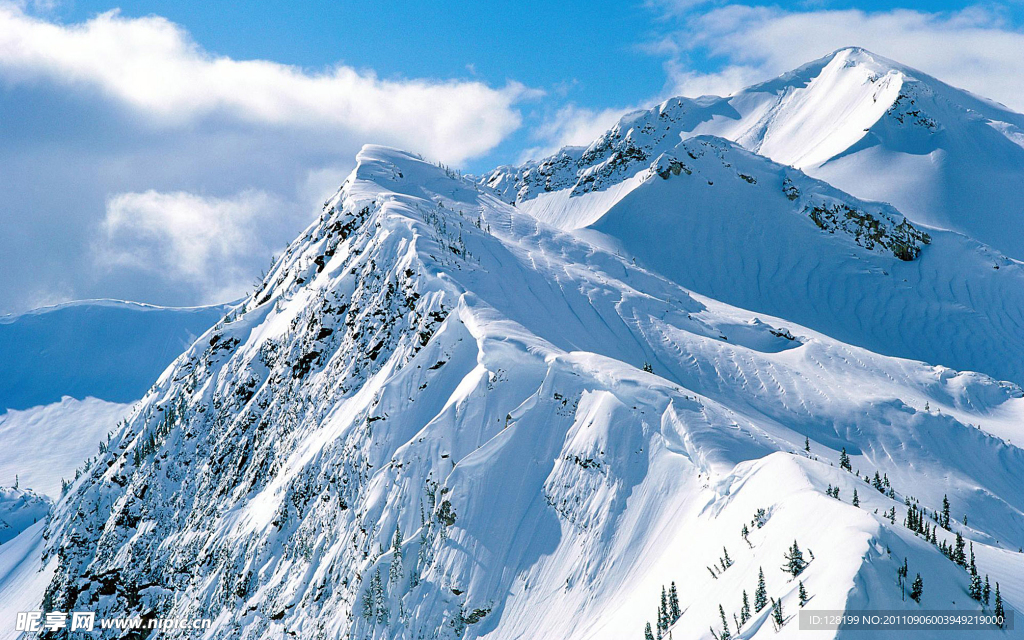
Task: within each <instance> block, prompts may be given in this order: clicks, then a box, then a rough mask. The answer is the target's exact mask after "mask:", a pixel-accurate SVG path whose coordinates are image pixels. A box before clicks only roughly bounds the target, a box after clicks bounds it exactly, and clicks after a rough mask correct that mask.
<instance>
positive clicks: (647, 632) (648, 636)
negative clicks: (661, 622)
mask: <svg viewBox="0 0 1024 640" xmlns="http://www.w3.org/2000/svg"><path fill="white" fill-rule="evenodd" d="M644 640H654V633H653V632H652V631H651V623H650V622H648V623H647V628H646V629H644Z"/></svg>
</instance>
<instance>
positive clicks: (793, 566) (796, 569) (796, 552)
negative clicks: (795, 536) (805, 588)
mask: <svg viewBox="0 0 1024 640" xmlns="http://www.w3.org/2000/svg"><path fill="white" fill-rule="evenodd" d="M784 555H785V558H786V566H784V567H783V568H782V570H783V571H785V572H786V573H788V574H790V575H791V576H793V577H794V578H795V577H796V576H798V575H800V572H801V571H803V570H804V568H805V567H806V566H807V561H806V560H804V552H803V551H801V550H800V546H799V545H797V543H796V540H794V541H793V546H792V547H790V548H789V550H788V551H786V553H785V554H784Z"/></svg>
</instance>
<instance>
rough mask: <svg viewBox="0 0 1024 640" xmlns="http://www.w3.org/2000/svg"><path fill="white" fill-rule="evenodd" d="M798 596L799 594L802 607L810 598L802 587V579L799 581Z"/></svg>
mask: <svg viewBox="0 0 1024 640" xmlns="http://www.w3.org/2000/svg"><path fill="white" fill-rule="evenodd" d="M799 596H800V607H801V608H802V607H803V606H804V605H805V604H807V601H808V600H810V597H809V596H808V595H807V589H806V588H804V581H803V580H801V581H800V592H799Z"/></svg>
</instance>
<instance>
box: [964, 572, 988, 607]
mask: <svg viewBox="0 0 1024 640" xmlns="http://www.w3.org/2000/svg"><path fill="white" fill-rule="evenodd" d="M967 595H969V596H971V598H972V599H974V600H977V601H978V602H981V601H982V599H983V598H984V587H982V586H981V576H979V575H978V574H977V573H974V574H973V575H972V576H971V586H970V587H968V588H967Z"/></svg>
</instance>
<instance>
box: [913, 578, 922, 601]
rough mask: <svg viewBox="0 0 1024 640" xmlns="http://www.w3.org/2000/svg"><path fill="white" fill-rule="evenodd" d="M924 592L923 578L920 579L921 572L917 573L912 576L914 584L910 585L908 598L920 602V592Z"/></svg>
mask: <svg viewBox="0 0 1024 640" xmlns="http://www.w3.org/2000/svg"><path fill="white" fill-rule="evenodd" d="M923 593H924V580H922V579H921V574H920V573H919V574H917V577H915V578H914V584H912V585H910V598H911V599H912V600H913V601H914V602H921V594H923Z"/></svg>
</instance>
